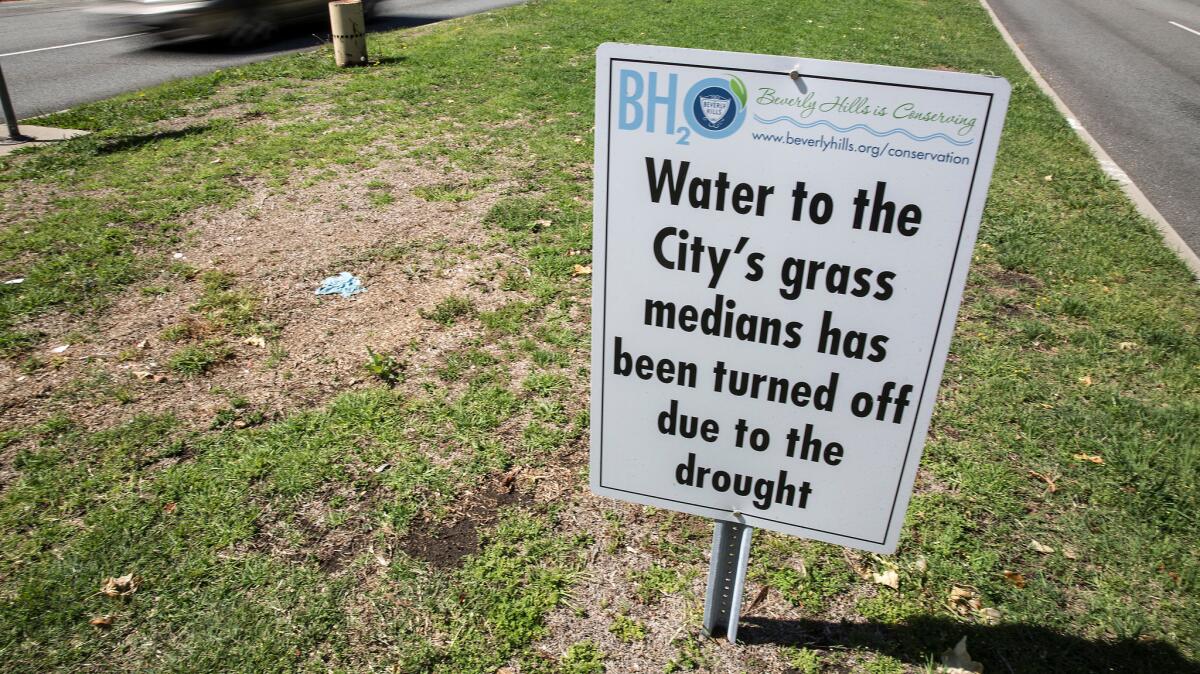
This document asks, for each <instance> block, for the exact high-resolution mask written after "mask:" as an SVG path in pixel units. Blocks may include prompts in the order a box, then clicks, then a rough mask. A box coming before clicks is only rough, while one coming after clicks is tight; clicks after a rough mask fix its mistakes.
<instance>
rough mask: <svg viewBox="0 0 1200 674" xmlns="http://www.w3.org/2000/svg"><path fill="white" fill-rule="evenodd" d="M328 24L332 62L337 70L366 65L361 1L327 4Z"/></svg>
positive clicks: (365, 29)
mask: <svg viewBox="0 0 1200 674" xmlns="http://www.w3.org/2000/svg"><path fill="white" fill-rule="evenodd" d="M329 24H330V28H331V29H332V32H333V60H334V62H335V63H337V65H338V67H339V68H345V67H347V66H357V65H366V63H367V28H366V26H367V22H366V20H365V19H364V18H363V6H362V1H361V0H333V2H330V3H329Z"/></svg>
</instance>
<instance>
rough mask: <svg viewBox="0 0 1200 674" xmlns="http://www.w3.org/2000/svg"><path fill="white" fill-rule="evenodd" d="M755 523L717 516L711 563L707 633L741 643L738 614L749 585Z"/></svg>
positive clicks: (705, 601) (705, 628)
mask: <svg viewBox="0 0 1200 674" xmlns="http://www.w3.org/2000/svg"><path fill="white" fill-rule="evenodd" d="M753 533H754V527H750V526H747V525H745V524H739V523H737V522H725V521H722V520H717V522H716V526H715V527H714V528H713V547H712V560H711V561H710V562H709V565H708V591H707V592H706V593H705V596H704V634H705V635H707V636H710V637H717V636H720V634H721V633H722V632H724V634H725V638H726V639H728V640H729V643H731V644H736V643H737V628H738V615H739V614H740V613H741V609H742V594H743V593H744V591H745V588H746V564H747V562H749V560H750V537H751V535H752V534H753Z"/></svg>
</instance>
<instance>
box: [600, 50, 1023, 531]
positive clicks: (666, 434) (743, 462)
mask: <svg viewBox="0 0 1200 674" xmlns="http://www.w3.org/2000/svg"><path fill="white" fill-rule="evenodd" d="M596 60H597V67H596V163H595V167H596V193H595V221H594V243H593V269H594V272H593V313H592V320H593V333H592V335H593V336H592V416H591V420H592V421H591V423H592V453H591V483H592V489H593V490H594V491H596V492H597V493H599V494H602V495H605V496H611V497H613V498H618V499H622V500H626V501H632V502H635V503H644V504H650V505H655V506H659V507H663V508H668V509H671V510H679V511H683V512H688V513H693V514H697V515H704V516H708V517H713V518H717V519H725V520H732V521H739V522H742V523H745V524H748V525H750V526H753V527H759V528H764V529H773V530H776V531H782V532H786V533H791V534H795V535H798V536H804V537H807V538H814V539H818V540H822V541H828V542H831V543H838V544H842V545H847V546H851V547H855V548H861V549H864V550H871V551H875V552H892V551H894V550H895V548H896V543H897V540H898V538H899V531H900V527H901V524H902V523H903V520H904V513H905V509H906V507H907V505H908V500H909V496H910V493H911V490H912V485H913V479H914V477H915V476H916V472H917V464H918V462H919V460H920V457H921V450H922V448H923V446H924V442H925V434H926V431H927V430H928V426H929V418H930V414H931V413H932V410H933V404H934V399H935V398H936V395H937V389H938V383H939V382H940V380H941V376H942V366H943V364H944V361H945V358H946V352H947V350H948V349H949V345H950V337H951V333H952V332H953V330H954V319H955V316H956V315H957V312H958V305H959V301H960V298H961V295H962V290H963V285H964V284H965V282H966V278H967V266H968V263H969V262H970V259H971V250H972V248H973V246H974V244H975V235H976V232H977V230H978V227H979V219H980V215H981V213H982V211H983V204H984V200H985V197H986V195H987V188H988V182H989V180H990V179H991V174H992V165H993V163H994V160H995V155H996V147H997V144H998V142H999V139H1000V130H1001V128H1002V126H1003V123H1004V113H1005V110H1006V108H1007V107H1008V96H1009V86H1008V83H1007V82H1006V81H1005V80H1003V79H999V78H994V77H985V76H980V75H967V74H961V73H954V72H941V71H926V70H911V69H906V68H893V67H885V66H876V65H863V64H856V63H838V62H830V61H816V60H809V59H796V58H788V57H781V56H764V55H756V54H735V53H727V52H712V51H699V50H691V49H675V48H667V47H651V46H643V45H624V44H605V45H602V46H601V47H600V49H599V51H598V52H597V55H596Z"/></svg>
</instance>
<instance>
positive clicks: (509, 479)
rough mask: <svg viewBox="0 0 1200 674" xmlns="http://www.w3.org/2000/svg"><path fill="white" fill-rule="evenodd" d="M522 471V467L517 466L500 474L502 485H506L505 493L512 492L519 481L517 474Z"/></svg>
mask: <svg viewBox="0 0 1200 674" xmlns="http://www.w3.org/2000/svg"><path fill="white" fill-rule="evenodd" d="M520 472H521V467H520V466H517V467H516V468H513V469H512V470H510V471H508V472H507V473H505V474H504V475H502V476H500V486H502V487H504V491H505V493H508V494H511V493H512V491H513V487H514V486H515V485H516V482H517V475H518V474H520Z"/></svg>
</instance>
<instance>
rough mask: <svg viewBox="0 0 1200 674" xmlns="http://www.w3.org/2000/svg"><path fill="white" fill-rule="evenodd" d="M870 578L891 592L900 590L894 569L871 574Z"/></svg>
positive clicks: (898, 578)
mask: <svg viewBox="0 0 1200 674" xmlns="http://www.w3.org/2000/svg"><path fill="white" fill-rule="evenodd" d="M871 577H872V579H874V581H875V582H876V583H879V584H880V585H886V586H888V587H890V588H892V589H893V590H899V589H900V574H898V573H896V571H895V569H888V570H887V571H884V572H883V573H873V574H871Z"/></svg>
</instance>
